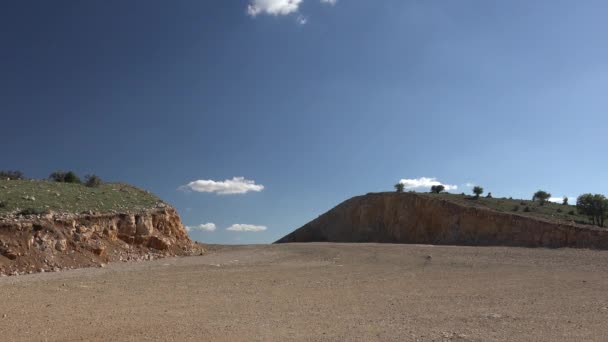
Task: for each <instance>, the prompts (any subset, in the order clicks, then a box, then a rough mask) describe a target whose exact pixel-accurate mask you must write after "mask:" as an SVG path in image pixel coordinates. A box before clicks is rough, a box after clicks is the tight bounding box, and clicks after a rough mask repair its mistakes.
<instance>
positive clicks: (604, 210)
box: [394, 183, 608, 227]
mask: <svg viewBox="0 0 608 342" xmlns="http://www.w3.org/2000/svg"><path fill="white" fill-rule="evenodd" d="M394 187H395V190H396V191H397V192H404V190H405V185H404V184H403V183H397V184H395V186H394ZM444 191H445V186H443V185H441V184H439V185H433V186H431V193H434V194H440V193H442V192H444ZM472 191H473V195H474V197H473V198H474V199H479V197H480V196H481V195H482V194H483V193H484V189H483V188H482V187H481V186H474V187H473V189H472ZM463 195H464V193H463ZM486 198H492V193H491V192H488V194H487V195H486ZM550 198H551V194H550V193H549V192H547V191H544V190H538V191H536V192H535V193H534V195H533V196H532V201H533V202H538V203H539V204H540V205H541V206H543V205H545V203H547V202H548V201H549V199H550ZM568 200H569V199H568V197H564V198H563V199H562V205H565V206H567V205H569V203H568ZM526 208H528V207H526ZM576 209H577V211H578V212H579V214H581V215H584V216H586V217H588V219H589V222H590V223H591V224H593V225H596V226H600V227H604V224H605V221H606V219H607V218H608V198H606V196H604V195H602V194H591V193H587V194H582V195H580V196H578V198H577V199H576ZM527 211H529V209H528V210H527Z"/></svg>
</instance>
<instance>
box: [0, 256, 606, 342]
mask: <svg viewBox="0 0 608 342" xmlns="http://www.w3.org/2000/svg"><path fill="white" fill-rule="evenodd" d="M208 250H209V253H208V254H206V255H204V256H198V257H183V258H166V259H160V260H155V261H148V262H133V263H111V264H109V265H108V266H107V267H105V268H88V269H79V270H70V271H64V272H57V273H42V274H32V275H23V276H16V277H2V278H0V336H1V337H0V338H1V340H2V341H83V340H86V341H291V340H293V341H606V340H607V339H608V251H592V250H576V249H531V248H503V247H449V246H441V247H439V246H419V245H380V244H285V245H259V246H208Z"/></svg>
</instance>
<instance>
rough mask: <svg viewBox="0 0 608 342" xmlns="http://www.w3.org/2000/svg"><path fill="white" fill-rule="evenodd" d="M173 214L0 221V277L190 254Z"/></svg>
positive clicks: (157, 211)
mask: <svg viewBox="0 0 608 342" xmlns="http://www.w3.org/2000/svg"><path fill="white" fill-rule="evenodd" d="M203 252H204V250H203V248H202V246H201V245H199V244H197V243H195V242H193V241H191V240H190V238H189V237H188V234H187V232H186V230H185V229H184V226H183V225H182V222H181V220H180V218H179V216H178V214H177V212H176V211H175V210H174V209H173V208H171V207H169V206H167V205H165V204H161V205H159V206H158V207H157V208H154V209H148V210H144V211H140V212H137V213H114V214H112V213H108V214H94V213H89V214H66V213H62V214H59V213H49V214H46V215H34V216H28V217H18V216H12V217H5V218H2V219H0V275H18V274H24V273H34V272H48V271H58V270H62V269H70V268H79V267H90V266H103V265H104V264H106V263H108V262H115V261H130V260H133V261H139V260H151V259H156V258H160V257H166V256H176V255H195V254H197V255H198V254H201V253H203Z"/></svg>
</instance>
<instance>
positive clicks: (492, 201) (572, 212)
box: [418, 192, 608, 224]
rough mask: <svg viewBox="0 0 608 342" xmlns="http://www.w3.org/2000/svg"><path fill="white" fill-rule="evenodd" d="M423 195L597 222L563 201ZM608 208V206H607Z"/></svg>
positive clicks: (524, 213) (529, 214)
mask: <svg viewBox="0 0 608 342" xmlns="http://www.w3.org/2000/svg"><path fill="white" fill-rule="evenodd" d="M418 194H419V195H422V196H429V197H433V198H437V199H442V200H446V201H450V202H453V203H457V204H460V205H463V206H468V207H477V208H487V209H491V210H496V211H499V212H504V213H509V214H513V215H520V216H527V217H535V218H540V219H545V220H549V221H562V222H572V221H574V222H576V223H579V224H596V223H593V221H592V220H591V219H590V218H589V217H588V216H587V215H585V214H583V213H580V212H579V211H577V208H576V206H574V205H564V204H562V203H552V202H545V204H544V205H540V203H539V202H538V201H536V202H533V201H530V200H521V199H507V198H487V197H479V198H476V197H475V196H471V195H462V194H451V193H447V192H443V193H440V194H434V193H418ZM606 208H607V210H608V207H606Z"/></svg>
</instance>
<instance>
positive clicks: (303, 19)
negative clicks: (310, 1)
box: [296, 15, 308, 25]
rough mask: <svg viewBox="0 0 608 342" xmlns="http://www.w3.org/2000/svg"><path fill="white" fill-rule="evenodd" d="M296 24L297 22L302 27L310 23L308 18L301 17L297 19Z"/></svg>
mask: <svg viewBox="0 0 608 342" xmlns="http://www.w3.org/2000/svg"><path fill="white" fill-rule="evenodd" d="M296 22H297V23H298V24H300V25H306V23H307V22H308V18H306V17H305V16H303V15H299V16H298V17H297V18H296Z"/></svg>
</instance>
